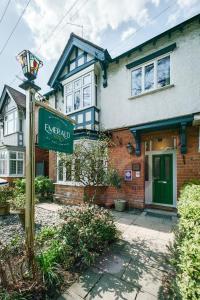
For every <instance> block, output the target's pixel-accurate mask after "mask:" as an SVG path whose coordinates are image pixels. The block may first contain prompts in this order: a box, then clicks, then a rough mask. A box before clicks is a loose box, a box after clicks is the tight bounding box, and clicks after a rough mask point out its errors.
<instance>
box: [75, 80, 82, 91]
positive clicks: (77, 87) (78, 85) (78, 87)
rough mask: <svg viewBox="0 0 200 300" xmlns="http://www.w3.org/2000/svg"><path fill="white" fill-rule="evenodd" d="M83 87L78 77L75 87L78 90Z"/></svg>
mask: <svg viewBox="0 0 200 300" xmlns="http://www.w3.org/2000/svg"><path fill="white" fill-rule="evenodd" d="M80 87H81V80H80V79H78V80H76V81H74V89H75V90H77V89H80Z"/></svg>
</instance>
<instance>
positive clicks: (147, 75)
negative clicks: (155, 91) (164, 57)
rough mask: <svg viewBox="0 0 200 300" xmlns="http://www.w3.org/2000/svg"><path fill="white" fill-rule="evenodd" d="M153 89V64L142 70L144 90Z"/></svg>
mask: <svg viewBox="0 0 200 300" xmlns="http://www.w3.org/2000/svg"><path fill="white" fill-rule="evenodd" d="M153 87H154V64H150V65H148V66H146V67H145V70H144V89H145V90H150V89H152V88H153Z"/></svg>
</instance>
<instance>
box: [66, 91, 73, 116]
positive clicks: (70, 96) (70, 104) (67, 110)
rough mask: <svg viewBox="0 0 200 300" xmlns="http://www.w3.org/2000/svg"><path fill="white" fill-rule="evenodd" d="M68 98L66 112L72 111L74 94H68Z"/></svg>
mask: <svg viewBox="0 0 200 300" xmlns="http://www.w3.org/2000/svg"><path fill="white" fill-rule="evenodd" d="M66 100H67V107H66V112H67V113H68V112H71V111H72V94H70V95H67V97H66Z"/></svg>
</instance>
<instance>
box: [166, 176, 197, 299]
mask: <svg viewBox="0 0 200 300" xmlns="http://www.w3.org/2000/svg"><path fill="white" fill-rule="evenodd" d="M178 212H179V214H180V221H179V224H178V228H177V231H176V233H175V243H174V246H173V253H174V256H173V258H172V260H171V263H172V265H173V267H174V269H175V272H176V280H175V286H176V288H178V290H179V293H180V295H181V299H183V300H189V299H192V300H193V299H194V300H197V299H200V185H197V184H196V183H195V184H194V183H191V182H189V183H188V184H185V185H184V187H183V188H182V190H181V194H180V200H179V205H178Z"/></svg>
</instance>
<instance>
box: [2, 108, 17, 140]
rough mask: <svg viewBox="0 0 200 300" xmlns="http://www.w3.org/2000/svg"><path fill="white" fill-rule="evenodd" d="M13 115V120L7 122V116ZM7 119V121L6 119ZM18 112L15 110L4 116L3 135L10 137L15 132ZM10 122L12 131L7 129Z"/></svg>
mask: <svg viewBox="0 0 200 300" xmlns="http://www.w3.org/2000/svg"><path fill="white" fill-rule="evenodd" d="M11 115H13V118H12V119H11V120H10V121H8V118H9V116H11ZM6 118H7V119H6ZM17 121H18V112H17V110H13V111H10V112H8V113H6V115H5V116H4V135H5V136H6V135H10V134H13V133H16V132H17V125H18V123H17ZM11 122H12V129H9V126H10V125H9V124H10V123H11Z"/></svg>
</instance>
